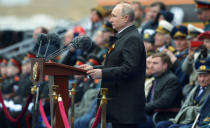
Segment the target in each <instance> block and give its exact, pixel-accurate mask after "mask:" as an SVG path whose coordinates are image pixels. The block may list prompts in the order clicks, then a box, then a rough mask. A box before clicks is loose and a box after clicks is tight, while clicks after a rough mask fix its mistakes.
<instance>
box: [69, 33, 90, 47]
mask: <svg viewBox="0 0 210 128" xmlns="http://www.w3.org/2000/svg"><path fill="white" fill-rule="evenodd" d="M71 43H72V46H73V47H74V48H75V49H78V48H80V49H83V50H88V49H90V48H91V47H92V40H91V38H90V37H88V36H79V37H76V38H74V39H73V40H72V42H71Z"/></svg>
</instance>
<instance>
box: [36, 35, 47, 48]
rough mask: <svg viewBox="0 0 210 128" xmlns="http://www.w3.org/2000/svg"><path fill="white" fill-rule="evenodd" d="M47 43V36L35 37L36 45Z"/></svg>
mask: <svg viewBox="0 0 210 128" xmlns="http://www.w3.org/2000/svg"><path fill="white" fill-rule="evenodd" d="M47 42H48V39H47V35H46V34H44V33H41V34H39V35H38V36H37V43H42V45H43V44H46V43H47Z"/></svg>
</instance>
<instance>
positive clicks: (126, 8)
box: [119, 3, 135, 22]
mask: <svg viewBox="0 0 210 128" xmlns="http://www.w3.org/2000/svg"><path fill="white" fill-rule="evenodd" d="M119 5H120V6H121V7H122V10H121V15H122V16H125V15H128V16H129V22H133V21H134V18H135V14H134V10H133V7H132V6H131V5H130V4H127V3H121V4H119Z"/></svg>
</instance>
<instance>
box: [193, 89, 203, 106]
mask: <svg viewBox="0 0 210 128" xmlns="http://www.w3.org/2000/svg"><path fill="white" fill-rule="evenodd" d="M205 92H206V87H200V88H199V89H198V91H197V94H196V97H195V104H198V103H199V101H200V100H201V98H202V96H203V94H204V93H205Z"/></svg>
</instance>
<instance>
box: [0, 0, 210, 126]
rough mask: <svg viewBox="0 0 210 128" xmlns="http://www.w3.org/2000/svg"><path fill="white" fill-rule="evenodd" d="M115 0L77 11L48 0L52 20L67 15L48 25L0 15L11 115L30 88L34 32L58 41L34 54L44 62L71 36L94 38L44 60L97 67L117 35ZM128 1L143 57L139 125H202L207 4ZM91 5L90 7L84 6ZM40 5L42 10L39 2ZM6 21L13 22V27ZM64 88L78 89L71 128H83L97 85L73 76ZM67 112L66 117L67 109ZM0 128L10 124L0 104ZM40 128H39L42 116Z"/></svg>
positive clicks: (209, 69)
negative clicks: (143, 120) (142, 120)
mask: <svg viewBox="0 0 210 128" xmlns="http://www.w3.org/2000/svg"><path fill="white" fill-rule="evenodd" d="M0 2H1V3H2V5H1V6H3V3H4V4H5V6H6V5H7V6H14V5H13V4H21V6H23V5H25V4H27V3H28V2H30V0H24V1H22V2H20V3H19V2H18V0H16V1H14V3H12V2H11V3H10V2H6V1H4V0H0ZM40 2H42V1H40ZM88 2H90V3H88ZM119 2H120V1H113V2H112V1H109V2H107V1H103V0H99V1H98V3H99V5H97V1H94V2H93V1H87V3H85V2H84V3H83V4H82V5H81V6H76V5H77V4H78V3H77V2H75V1H68V2H67V1H64V0H62V1H61V2H57V3H56V2H55V4H53V6H50V5H47V6H48V7H49V10H48V11H49V12H50V11H52V12H55V11H53V10H55V8H56V10H58V12H57V13H59V14H57V13H54V15H55V16H57V17H58V18H59V19H62V18H69V17H71V19H69V20H54V19H53V18H49V17H46V16H44V15H39V16H34V17H32V18H31V19H27V18H26V19H25V21H24V20H17V19H14V17H13V18H11V17H9V18H8V17H7V18H6V17H5V16H0V19H1V21H0V75H1V77H2V78H3V81H2V85H1V92H2V94H3V98H4V102H5V104H6V106H7V108H8V109H9V111H10V114H11V115H12V116H13V117H16V116H17V115H18V114H19V113H20V112H21V110H22V108H23V107H24V105H25V104H26V99H27V97H28V96H29V94H30V92H31V87H32V86H33V84H32V82H31V76H30V75H31V62H30V59H31V58H35V57H36V56H37V53H38V49H39V45H40V40H39V35H40V34H41V33H42V34H48V33H56V34H58V36H59V38H60V41H55V42H53V41H52V42H51V43H50V44H48V43H47V41H42V45H41V47H40V52H39V57H46V56H48V55H50V54H51V53H53V52H54V51H56V50H58V49H59V48H63V47H65V46H66V45H68V44H69V43H70V42H71V41H72V40H73V39H74V38H75V37H78V36H88V37H90V38H91V39H92V41H93V45H92V47H91V48H90V49H87V50H82V49H74V48H69V49H67V50H65V51H64V52H61V53H60V54H59V55H57V56H55V57H54V58H52V60H51V61H54V62H56V63H61V64H66V65H70V66H74V67H78V66H80V65H82V64H90V65H93V66H97V65H102V64H103V63H104V59H105V58H106V54H107V53H108V52H109V51H110V50H113V49H114V47H113V42H114V41H115V34H116V31H115V30H113V29H112V24H111V23H110V22H109V19H110V17H111V11H112V8H113V7H114V5H115V4H117V3H119ZM121 2H122V1H121ZM124 2H125V1H124ZM127 2H128V3H130V4H131V5H132V6H133V9H134V12H135V22H134V25H135V26H136V28H137V29H138V31H139V36H141V37H142V41H143V42H144V46H145V49H146V53H147V61H146V64H147V69H146V79H145V96H146V114H147V122H146V123H145V124H142V125H140V126H139V127H141V128H153V127H158V128H167V127H170V128H175V127H186V128H190V127H191V126H192V124H193V122H194V121H195V119H196V116H197V115H199V114H200V117H199V119H198V121H197V122H198V123H197V125H198V126H199V127H202V128H209V127H210V125H209V123H210V107H209V106H210V102H209V99H210V97H209V96H208V95H209V94H210V57H209V56H210V1H193V0H187V1H180V0H174V2H171V1H163V0H162V1H153V0H152V1H149V2H148V1H143V0H139V1H131V0H129V1H127ZM61 3H62V4H61ZM67 3H68V4H69V5H70V6H71V7H69V6H68V4H67ZM56 4H57V5H56ZM58 5H61V6H58ZM93 5H94V6H95V7H93V8H91V9H90V6H93ZM39 6H40V9H42V6H41V4H40V5H39ZM39 6H37V7H39ZM44 7H46V6H44ZM57 7H58V8H57ZM5 8H6V7H4V8H0V10H3V12H7V13H8V15H9V14H10V11H5ZM16 8H18V9H20V8H21V7H16ZM71 8H72V9H71ZM84 8H85V9H84ZM87 8H88V9H87ZM18 9H17V10H18ZM36 9H37V10H39V8H36ZM32 10H33V8H32ZM67 10H69V12H67ZM79 10H81V12H80V13H78V12H79ZM43 11H44V10H43ZM17 12H20V13H21V11H17ZM45 12H46V10H45ZM32 13H33V11H29V12H26V15H31V14H32ZM64 13H69V15H68V14H64ZM5 14H6V13H5ZM84 14H85V15H84ZM18 15H21V14H18ZM84 17H85V18H84ZM13 20H14V22H16V24H12V21H13ZM10 23H11V24H10ZM48 45H49V46H48ZM47 47H48V51H47V52H46V48H47ZM44 79H45V82H43V83H41V85H40V99H42V101H43V104H44V108H45V112H46V114H47V116H48V117H49V118H48V119H49V121H50V109H49V95H48V94H49V89H48V85H49V83H48V82H49V79H48V76H45V78H44ZM71 83H76V84H77V87H76V90H77V92H76V96H75V98H76V99H75V124H74V126H75V128H89V127H91V124H92V123H93V121H94V117H95V115H96V107H97V95H98V93H99V88H100V80H92V79H90V78H88V77H85V76H74V77H69V89H71ZM128 88H129V85H128ZM119 107H120V106H119ZM32 108H33V103H30V105H29V108H28V111H27V113H26V115H25V116H24V117H23V119H22V120H21V125H22V127H27V123H26V122H27V121H26V119H28V120H29V121H28V122H29V124H30V123H31V117H32V112H33V111H32V110H33V109H32ZM68 114H69V115H70V114H71V113H70V111H69V113H68ZM0 124H1V126H2V127H5V128H6V127H17V126H16V124H14V123H11V122H10V121H9V120H8V119H7V118H6V117H5V115H4V113H3V110H2V106H1V104H0ZM39 127H45V125H44V124H43V121H42V118H41V117H40V118H39ZM107 127H108V128H111V124H109V123H108V124H107Z"/></svg>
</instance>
